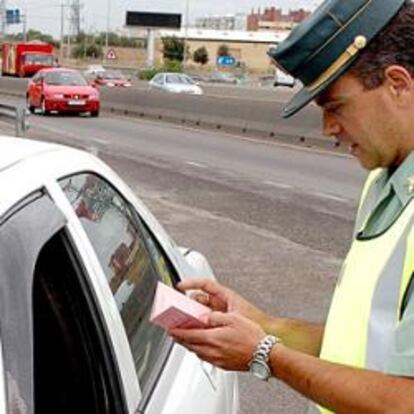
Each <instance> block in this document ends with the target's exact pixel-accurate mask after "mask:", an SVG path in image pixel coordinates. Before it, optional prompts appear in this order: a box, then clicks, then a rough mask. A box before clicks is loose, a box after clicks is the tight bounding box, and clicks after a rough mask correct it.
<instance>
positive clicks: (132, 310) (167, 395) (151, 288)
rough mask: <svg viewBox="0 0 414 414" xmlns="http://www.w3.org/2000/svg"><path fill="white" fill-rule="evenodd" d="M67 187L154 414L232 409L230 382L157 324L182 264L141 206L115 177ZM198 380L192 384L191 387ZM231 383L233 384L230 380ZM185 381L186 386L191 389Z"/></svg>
mask: <svg viewBox="0 0 414 414" xmlns="http://www.w3.org/2000/svg"><path fill="white" fill-rule="evenodd" d="M60 186H61V188H62V190H63V191H64V193H65V195H66V197H67V199H68V200H69V202H70V204H71V206H72V209H73V211H74V212H75V214H76V216H77V217H78V219H79V220H80V223H81V226H82V228H83V230H84V232H85V236H86V237H87V238H88V240H89V241H90V243H91V245H92V247H93V249H94V251H95V254H96V256H97V259H98V261H99V263H100V266H101V268H102V271H103V273H104V274H105V277H106V280H107V283H108V285H109V287H110V289H111V292H112V295H113V299H114V300H115V302H116V305H117V308H118V312H119V315H120V317H121V319H122V322H123V325H124V329H125V334H126V336H127V339H128V343H129V346H130V350H131V353H132V356H133V359H134V364H135V374H136V377H137V379H138V381H139V384H140V389H141V392H142V398H141V400H140V404H139V408H138V411H137V412H139V413H146V414H162V413H165V414H190V413H194V409H195V407H197V406H200V403H201V408H199V410H198V411H199V413H200V414H202V413H205V414H215V413H217V414H219V413H220V414H221V413H232V412H235V411H232V410H231V409H229V408H228V407H234V406H235V405H234V404H233V400H231V398H232V395H233V394H232V393H231V391H232V390H229V387H230V388H231V386H232V385H233V382H231V381H230V380H229V381H227V380H226V379H224V378H225V377H224V376H223V375H219V374H218V371H217V370H216V369H215V368H213V367H212V366H210V365H209V364H204V363H201V362H200V361H199V360H198V359H197V358H196V357H195V356H194V355H191V354H189V353H188V352H187V351H185V350H184V349H183V348H181V347H178V346H176V345H175V346H174V344H173V343H172V341H171V339H170V338H169V337H168V336H167V335H166V333H165V331H163V330H162V329H160V328H159V327H156V326H155V325H153V324H151V323H150V322H149V316H150V312H151V308H152V302H153V298H154V294H155V288H156V284H157V283H158V281H162V282H163V283H166V284H167V285H169V286H174V285H175V284H176V283H177V281H178V280H179V270H178V269H176V268H174V266H173V265H172V261H171V260H169V258H168V256H167V254H166V253H165V252H164V251H163V249H162V248H161V244H160V243H159V242H158V240H157V239H156V237H155V236H154V234H152V233H151V230H150V228H149V227H148V225H147V224H146V223H145V222H144V221H143V220H142V218H141V217H140V216H139V214H138V213H137V211H136V210H135V208H134V207H133V204H132V203H131V202H129V201H128V200H127V199H126V197H125V196H124V195H123V194H121V192H120V191H119V190H117V189H116V188H115V187H114V186H113V185H112V184H111V183H110V182H109V181H108V180H107V179H104V178H103V177H102V176H98V175H97V174H94V173H80V174H74V175H72V176H69V177H66V178H64V179H62V180H60ZM189 381H190V382H191V387H190V388H188V387H186V386H184V385H185V384H188V382H189ZM226 381H227V382H226ZM183 386H184V387H183Z"/></svg>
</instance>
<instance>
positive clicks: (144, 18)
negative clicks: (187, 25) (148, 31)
mask: <svg viewBox="0 0 414 414" xmlns="http://www.w3.org/2000/svg"><path fill="white" fill-rule="evenodd" d="M126 25H127V26H140V27H159V28H163V29H181V14H175V13H149V12H133V11H127V13H126Z"/></svg>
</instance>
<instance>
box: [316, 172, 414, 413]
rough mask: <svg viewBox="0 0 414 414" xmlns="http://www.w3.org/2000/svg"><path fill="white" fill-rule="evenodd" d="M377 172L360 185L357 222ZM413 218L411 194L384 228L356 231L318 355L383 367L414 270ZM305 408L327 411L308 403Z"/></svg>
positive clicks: (357, 365)
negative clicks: (369, 234)
mask: <svg viewBox="0 0 414 414" xmlns="http://www.w3.org/2000/svg"><path fill="white" fill-rule="evenodd" d="M379 173H380V172H378V171H375V172H372V173H371V174H370V175H369V177H368V179H367V182H366V185H365V187H364V191H363V194H362V197H361V202H360V206H359V211H358V219H359V222H360V224H361V228H363V225H364V224H365V223H366V221H367V219H368V217H366V216H365V217H364V214H365V215H368V212H369V209H367V203H369V199H370V197H371V196H372V191H373V189H374V182H375V180H376V178H377V177H378V176H379ZM365 212H366V213H365ZM361 216H362V217H361ZM358 219H357V222H358ZM413 224H414V200H412V201H411V202H409V204H408V205H407V206H406V207H405V208H404V210H403V211H402V213H401V214H400V216H399V217H398V219H397V220H396V221H395V222H394V223H393V224H392V225H391V226H390V227H389V228H388V229H387V230H386V231H384V232H383V233H381V234H379V235H377V236H375V237H369V238H363V237H362V236H361V234H362V233H356V234H355V237H354V241H353V243H352V246H351V249H350V251H349V253H348V255H347V257H346V259H345V261H344V264H343V266H342V270H341V274H340V277H339V279H338V283H337V286H336V289H335V293H334V296H333V299H332V303H331V307H330V310H329V314H328V319H327V323H326V327H325V333H324V338H323V343H322V351H321V355H320V358H321V359H323V360H326V361H330V362H334V363H339V364H344V365H348V366H352V367H355V368H366V369H370V370H375V371H379V372H383V371H384V368H385V363H386V360H387V358H388V356H389V354H390V351H391V348H392V343H393V334H394V331H395V328H396V326H397V325H398V323H399V320H400V313H401V307H402V303H403V297H404V294H405V292H406V290H407V288H408V285H409V283H410V280H411V276H412V274H413V271H414V231H413V230H412V229H413V227H414V226H413ZM309 413H320V414H327V413H330V411H329V410H327V409H325V408H322V407H319V406H316V405H314V404H312V405H311V407H310V410H309Z"/></svg>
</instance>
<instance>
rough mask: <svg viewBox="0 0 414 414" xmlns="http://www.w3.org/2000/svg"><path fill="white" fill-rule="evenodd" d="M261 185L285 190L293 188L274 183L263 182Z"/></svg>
mask: <svg viewBox="0 0 414 414" xmlns="http://www.w3.org/2000/svg"><path fill="white" fill-rule="evenodd" d="M263 184H266V185H270V186H272V187H277V188H283V189H285V190H289V189H291V188H293V185H289V184H283V183H276V182H274V181H263Z"/></svg>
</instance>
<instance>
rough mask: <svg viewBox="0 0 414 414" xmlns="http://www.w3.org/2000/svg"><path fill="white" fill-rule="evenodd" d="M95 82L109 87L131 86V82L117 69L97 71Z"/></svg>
mask: <svg viewBox="0 0 414 414" xmlns="http://www.w3.org/2000/svg"><path fill="white" fill-rule="evenodd" d="M95 83H96V84H97V85H101V86H108V87H109V88H113V87H115V86H121V87H124V88H129V87H130V86H131V82H130V81H129V80H128V79H127V78H126V77H125V76H124V75H123V74H122V73H121V72H120V71H118V70H105V71H104V72H99V73H98V74H97V75H96V79H95Z"/></svg>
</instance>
